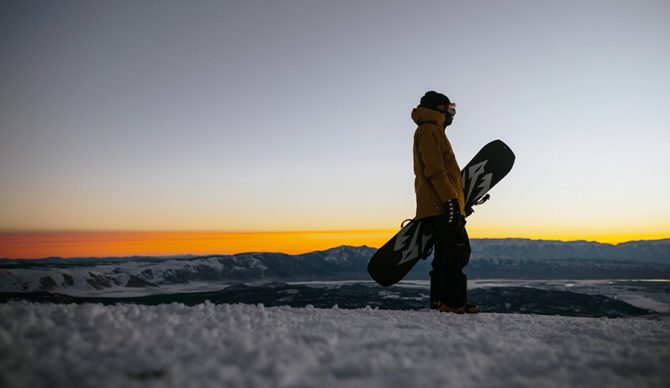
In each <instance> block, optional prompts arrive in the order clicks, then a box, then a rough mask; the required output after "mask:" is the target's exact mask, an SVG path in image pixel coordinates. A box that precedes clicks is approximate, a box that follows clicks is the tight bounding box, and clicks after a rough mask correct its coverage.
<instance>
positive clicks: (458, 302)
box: [444, 227, 471, 307]
mask: <svg viewBox="0 0 670 388" xmlns="http://www.w3.org/2000/svg"><path fill="white" fill-rule="evenodd" d="M448 229H450V230H449V233H448V234H447V236H448V238H447V240H448V243H447V244H446V250H447V253H446V260H445V265H444V274H445V275H444V278H445V297H444V303H446V304H447V305H448V306H450V307H461V306H465V304H466V303H467V301H468V294H467V289H468V278H467V276H466V275H465V273H463V268H464V267H465V266H466V265H467V264H468V262H469V261H470V253H471V249H470V239H469V238H468V232H467V231H466V230H465V227H462V228H457V229H452V228H448Z"/></svg>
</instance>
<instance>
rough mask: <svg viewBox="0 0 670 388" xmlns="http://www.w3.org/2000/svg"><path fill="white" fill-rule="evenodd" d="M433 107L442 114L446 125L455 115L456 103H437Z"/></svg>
mask: <svg viewBox="0 0 670 388" xmlns="http://www.w3.org/2000/svg"><path fill="white" fill-rule="evenodd" d="M435 108H436V109H437V110H438V111H439V112H441V113H442V114H443V115H444V126H445V127H448V126H449V125H451V123H452V122H453V121H454V116H455V115H456V104H454V103H451V104H448V105H438V106H436V107H435Z"/></svg>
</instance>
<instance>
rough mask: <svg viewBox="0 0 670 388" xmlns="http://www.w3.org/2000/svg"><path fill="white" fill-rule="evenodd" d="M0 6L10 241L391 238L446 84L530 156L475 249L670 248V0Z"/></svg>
mask: <svg viewBox="0 0 670 388" xmlns="http://www.w3.org/2000/svg"><path fill="white" fill-rule="evenodd" d="M0 7H1V9H2V12H0V14H1V15H2V16H0V22H1V23H0V24H1V25H3V26H4V27H3V34H2V35H1V36H0V50H1V52H2V55H0V57H1V58H0V78H1V82H2V85H3V88H1V89H0V129H1V132H0V136H1V142H0V179H2V182H4V184H3V189H2V190H1V191H0V208H1V209H2V210H0V230H5V231H9V230H45V229H46V230H61V229H66V230H70V229H77V230H88V229H95V230H114V229H124V230H127V229H132V230H135V229H137V230H154V229H156V230H158V229H160V230H170V229H175V230H314V229H365V228H394V227H396V226H397V225H398V223H399V222H400V221H401V220H403V219H405V218H410V217H412V216H413V214H414V192H413V173H412V165H411V163H412V159H411V146H412V144H411V143H412V134H413V130H414V128H415V126H414V124H413V123H412V121H411V120H410V112H411V109H412V108H413V107H414V106H416V104H417V103H418V99H419V98H420V96H421V95H422V94H423V93H424V92H425V91H427V90H431V89H432V90H438V91H441V92H443V93H445V94H447V95H448V96H449V97H450V98H451V99H452V100H453V101H455V102H456V103H457V104H458V113H457V116H456V118H455V121H454V124H453V126H452V127H449V129H448V130H447V134H448V136H449V138H450V140H451V142H452V144H453V146H454V150H455V152H456V155H457V158H458V160H459V162H460V163H461V164H462V165H463V164H465V163H467V161H468V160H469V159H470V158H471V157H472V156H473V155H474V154H475V153H476V152H477V150H478V149H479V148H481V146H483V145H484V144H485V143H487V142H489V141H491V140H493V139H498V138H499V139H502V140H504V141H505V142H506V143H508V144H509V145H510V146H511V147H512V149H513V150H514V151H515V153H516V155H517V162H516V165H515V167H514V170H513V171H512V172H511V173H510V175H509V176H508V178H506V179H505V181H503V182H502V183H501V184H500V186H499V187H496V188H495V189H494V190H493V192H492V193H491V194H492V200H491V202H489V203H488V204H487V205H485V206H484V207H482V209H480V210H479V211H478V212H477V213H475V215H474V216H473V218H472V219H471V222H470V225H471V228H473V231H474V233H475V234H476V235H478V236H480V237H486V236H529V237H531V236H536V237H537V236H544V237H551V236H554V237H556V238H560V237H566V238H568V237H569V238H573V237H574V238H578V237H579V238H585V239H603V240H606V239H607V238H608V237H607V236H614V235H617V236H619V235H625V234H626V235H630V236H636V237H645V236H647V237H659V236H664V235H665V236H670V224H669V223H668V221H667V220H670V204H668V203H667V202H666V201H664V200H665V198H668V197H669V196H670V184H668V183H667V179H665V176H666V175H667V173H666V171H665V170H666V168H667V167H668V166H670V157H669V156H668V152H667V147H668V145H669V144H670V142H669V141H668V140H669V139H670V137H669V135H668V130H670V119H669V118H668V115H667V106H668V105H669V103H670V76H669V75H668V71H667V69H668V68H670V49H668V45H667V40H668V37H670V27H669V26H668V23H667V16H668V15H669V14H670V12H668V11H670V4H669V3H667V2H663V1H640V2H629V1H560V2H559V1H555V2H553V1H552V2H549V1H542V2H536V1H505V2H499V1H475V2H455V1H418V2H415V1H412V2H409V1H407V2H400V1H395V2H394V1H384V2H381V1H376V2H375V1H362V2H354V1H338V2H327V1H277V2H265V1H245V2H204V1H202V2H200V1H198V2H189V3H183V2H169V1H144V2H141V3H138V2H130V1H121V2H113V3H108V2H99V1H63V2H49V3H42V2H32V1H14V2H11V1H10V2H3V4H2V5H1V6H0Z"/></svg>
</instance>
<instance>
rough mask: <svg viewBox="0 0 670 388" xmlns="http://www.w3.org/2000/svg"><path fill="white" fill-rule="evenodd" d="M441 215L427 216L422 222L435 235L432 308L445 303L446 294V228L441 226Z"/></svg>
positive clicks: (431, 284)
mask: <svg viewBox="0 0 670 388" xmlns="http://www.w3.org/2000/svg"><path fill="white" fill-rule="evenodd" d="M439 218H441V217H440V216H433V217H427V218H425V219H424V220H423V221H422V223H423V225H425V228H426V229H427V231H428V232H429V233H430V234H432V235H433V262H432V270H431V271H430V308H431V309H437V308H438V307H440V305H441V304H442V303H443V297H442V295H443V294H444V273H443V271H442V267H444V261H445V249H444V247H445V240H444V230H443V229H442V228H440V227H439Z"/></svg>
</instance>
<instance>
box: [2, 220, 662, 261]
mask: <svg viewBox="0 0 670 388" xmlns="http://www.w3.org/2000/svg"><path fill="white" fill-rule="evenodd" d="M397 231H398V229H366V230H331V231H286V232H198V231H153V232H152V231H80V232H72V231H62V232H22V233H21V232H17V233H2V234H0V258H26V259H31V258H45V257H66V258H71V257H114V256H136V255H137V256H169V255H183V254H193V255H208V254H235V253H241V252H282V253H288V254H299V253H305V252H311V251H316V250H324V249H328V248H333V247H336V246H340V245H352V246H361V245H367V246H370V247H377V248H378V247H380V246H382V245H383V244H384V243H385V242H386V241H388V239H389V238H390V237H391V236H393V235H394V234H395V233H396V232H397ZM471 237H473V238H482V237H484V238H504V237H530V238H532V239H544V240H564V241H572V240H579V239H583V238H582V237H581V235H579V234H573V235H570V234H564V235H562V236H561V238H557V236H556V235H551V234H542V233H533V232H532V231H521V232H518V233H516V235H515V236H510V235H509V234H501V233H496V232H495V231H491V230H486V229H483V230H480V229H478V228H473V232H472V233H471ZM665 237H667V234H662V233H659V234H657V235H655V234H652V233H649V232H641V233H640V234H616V233H614V234H610V235H597V236H595V238H593V239H590V240H591V241H598V242H602V243H619V242H624V241H631V240H637V239H642V238H646V239H649V238H665Z"/></svg>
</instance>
